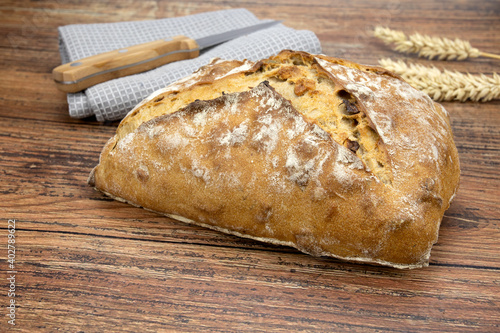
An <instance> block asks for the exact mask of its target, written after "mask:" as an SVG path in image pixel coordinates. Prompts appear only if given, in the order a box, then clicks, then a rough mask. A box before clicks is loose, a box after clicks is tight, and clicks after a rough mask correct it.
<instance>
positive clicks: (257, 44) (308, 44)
mask: <svg viewBox="0 0 500 333" xmlns="http://www.w3.org/2000/svg"><path fill="white" fill-rule="evenodd" d="M260 22H262V21H260V20H259V19H257V18H256V17H255V16H254V15H253V14H252V13H251V12H249V11H248V10H246V9H230V10H223V11H216V12H208V13H202V14H196V15H190V16H184V17H176V18H166V19H159V20H150V21H137V22H120V23H102V24H75V25H67V26H63V27H60V28H59V49H60V53H61V59H62V62H63V63H66V62H70V61H75V60H78V59H81V58H84V57H88V56H91V55H95V54H99V53H103V52H107V51H112V50H115V49H119V48H124V47H128V46H131V45H135V44H140V43H145V42H149V41H153V40H157V39H160V38H165V37H169V36H175V35H185V36H188V37H191V38H195V39H196V38H201V37H204V36H207V35H212V34H216V33H221V32H225V31H229V30H233V29H238V28H242V27H246V26H249V25H254V24H257V23H260ZM283 49H292V50H300V51H306V52H311V53H320V52H321V46H320V43H319V41H318V39H317V37H316V35H314V33H312V32H311V31H306V30H300V31H297V30H294V29H291V28H288V27H286V26H284V25H282V24H278V25H275V26H272V27H271V28H268V29H264V30H260V31H257V32H255V33H252V34H249V35H246V36H243V37H240V38H237V39H234V40H231V41H228V42H226V43H223V44H220V45H218V46H215V47H213V48H210V49H207V50H205V51H202V52H201V54H200V56H199V57H198V58H195V59H190V60H182V61H177V62H173V63H170V64H167V65H164V66H161V67H158V68H156V69H153V70H150V71H148V72H144V73H140V74H136V75H130V76H127V77H123V78H119V79H115V80H111V81H108V82H103V83H101V84H98V85H95V86H93V87H90V88H88V89H86V90H85V91H83V92H79V93H75V94H68V104H69V114H70V116H71V117H74V118H85V117H89V116H92V115H95V116H96V118H97V120H98V121H105V120H118V119H121V118H123V117H124V116H125V115H126V114H127V113H128V112H129V111H130V110H131V109H132V108H133V107H134V106H135V105H136V104H137V103H139V102H140V101H141V100H142V99H144V98H145V97H147V96H148V95H149V94H151V93H152V92H153V91H155V90H158V89H160V88H163V87H165V86H167V85H168V84H170V83H172V82H175V81H177V80H178V79H180V78H182V77H185V76H187V75H189V74H191V73H192V72H194V71H195V70H196V69H198V68H199V67H201V66H203V65H205V64H207V63H208V62H209V61H210V59H212V58H215V57H219V58H222V59H238V60H243V59H250V60H259V59H262V58H267V57H269V56H271V55H273V54H276V53H278V52H279V51H281V50H283Z"/></svg>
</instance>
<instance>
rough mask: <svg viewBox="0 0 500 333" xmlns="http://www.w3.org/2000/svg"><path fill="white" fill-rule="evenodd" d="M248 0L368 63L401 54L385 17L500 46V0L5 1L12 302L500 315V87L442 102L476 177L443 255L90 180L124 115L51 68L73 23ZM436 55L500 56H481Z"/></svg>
mask: <svg viewBox="0 0 500 333" xmlns="http://www.w3.org/2000/svg"><path fill="white" fill-rule="evenodd" d="M233 7H246V8H248V9H249V10H251V11H253V12H254V13H255V14H256V15H257V16H258V17H259V18H263V19H264V18H269V19H277V20H284V24H286V25H287V26H290V27H293V28H296V29H309V30H312V31H314V32H315V33H316V34H317V36H318V37H319V39H320V41H321V44H322V47H323V53H325V54H327V55H330V56H338V57H345V58H348V59H350V60H353V61H358V62H361V63H365V64H376V63H377V60H378V59H380V58H382V57H391V58H393V59H396V58H403V59H407V60H409V61H414V62H420V63H424V64H429V63H430V62H428V61H427V60H422V59H417V58H415V57H413V56H405V55H400V54H396V53H394V52H393V51H391V50H390V49H389V48H388V47H387V46H385V45H383V44H382V43H381V42H379V41H378V40H376V39H375V38H373V37H372V36H371V35H370V31H371V29H373V27H374V26H376V25H386V26H389V27H391V28H394V29H399V30H404V31H405V32H408V33H412V32H417V31H418V32H420V33H425V34H430V35H441V36H444V37H449V38H454V37H459V38H461V39H465V40H469V41H470V42H471V44H472V45H473V46H474V47H477V48H479V49H480V50H481V51H484V52H491V53H496V54H500V44H499V37H498V31H500V4H499V3H498V1H493V0H491V1H488V0H480V1H476V0H458V1H452V0H446V1H418V2H414V1H409V0H401V1H396V2H393V1H380V0H375V1H368V0H358V1H349V2H347V1H320V0H310V1H308V2H304V1H302V0H300V1H299V0H286V1H285V0H275V1H272V2H271V3H268V1H265V0H258V1H231V2H228V1H223V0H217V1H211V2H207V1H202V0H199V1H132V0H127V1H118V0H112V1H97V0H91V1H77V0H74V1H28V0H23V1H11V0H6V1H2V3H1V4H0V30H1V31H2V34H0V77H1V78H2V79H1V80H0V124H1V126H2V131H1V132H0V170H1V173H0V193H1V201H0V218H1V221H0V232H1V237H0V239H2V241H1V247H0V248H1V250H0V251H1V252H0V253H1V254H0V259H1V261H0V271H1V272H2V273H1V276H0V278H1V279H2V281H4V282H3V283H2V284H0V288H1V290H0V307H1V308H2V312H1V316H0V318H1V319H0V320H2V322H1V326H0V327H2V331H3V330H4V329H9V330H13V331H22V332H53V331H72V332H78V331H81V332H113V331H120V332H137V331H145V332H154V331H177V332H194V331H200V330H201V331H214V332H242V331H249V332H270V331H281V332H294V331H308V332H311V331H317V332H338V331H354V332H380V331H384V332H386V331H388V332H409V331H410V332H422V331H434V332H498V331H500V315H499V313H500V242H499V240H500V225H499V224H500V212H499V210H500V130H499V126H500V101H493V102H490V103H484V104H481V103H470V102H469V103H444V106H445V108H446V109H447V110H448V112H449V113H450V115H451V120H452V127H453V131H454V135H455V139H456V144H457V148H458V150H459V156H460V162H461V170H462V176H461V177H462V178H461V183H460V189H459V192H458V194H457V196H456V198H455V201H454V202H453V204H452V206H451V207H450V209H449V210H448V211H447V212H446V214H445V218H444V219H443V222H442V225H441V231H440V236H439V241H438V243H437V244H436V246H435V247H434V249H433V251H432V255H431V263H430V266H429V267H428V268H425V269H419V270H411V271H400V270H395V269H389V268H384V267H378V266H370V265H360V264H351V263H346V262H342V261H338V260H333V259H322V258H319V259H318V258H313V257H310V256H307V255H304V254H302V253H299V252H297V251H296V250H294V249H291V248H286V247H279V246H273V245H268V244H263V243H259V242H254V241H251V240H246V239H240V238H237V237H233V236H229V235H224V234H221V233H218V232H215V231H211V230H206V229H203V228H199V227H195V226H189V225H186V224H183V223H181V222H177V221H174V220H171V219H168V218H165V217H161V216H158V215H156V214H153V213H150V212H147V211H145V210H142V209H138V208H134V207H131V206H129V205H126V204H123V203H119V202H116V201H113V200H110V199H108V198H106V197H103V196H102V195H101V194H100V193H97V192H95V191H94V190H92V189H91V188H90V187H88V186H87V185H86V179H87V176H88V173H89V172H90V170H91V168H92V167H93V166H95V165H96V163H97V161H98V157H99V153H100V151H101V149H102V147H103V145H104V143H105V142H106V141H107V139H108V138H109V137H111V136H112V134H113V133H114V131H115V128H116V125H117V123H105V124H101V123H98V122H96V121H95V119H85V120H76V119H71V118H70V117H69V116H68V111H67V103H66V98H65V94H64V93H62V92H60V91H58V90H57V89H56V87H55V85H54V84H53V82H52V79H51V71H52V69H53V68H54V67H56V66H57V65H59V64H60V59H59V55H58V43H57V27H58V26H61V25H66V24H73V23H100V22H120V21H126V20H147V19H157V18H163V17H174V16H181V15H189V14H195V13H200V12H204V11H209V10H218V9H228V8H233ZM432 64H434V65H436V66H437V67H440V68H448V69H452V70H459V71H463V72H467V71H468V72H471V73H485V74H491V73H492V72H499V71H500V70H499V69H500V62H499V61H497V60H493V59H486V58H478V59H474V60H470V61H464V62H441V61H435V62H432ZM9 219H16V230H17V231H16V236H17V238H16V249H17V252H16V269H17V272H18V273H17V274H16V298H15V299H16V303H17V304H18V307H17V312H16V326H15V327H11V326H10V325H8V324H7V319H8V318H7V317H6V316H5V314H6V306H7V305H8V302H9V299H8V297H7V296H6V293H7V289H8V286H7V284H6V282H5V281H6V278H7V271H8V268H7V261H6V258H7V250H6V244H7V243H6V239H7V238H6V234H7V221H8V220H9Z"/></svg>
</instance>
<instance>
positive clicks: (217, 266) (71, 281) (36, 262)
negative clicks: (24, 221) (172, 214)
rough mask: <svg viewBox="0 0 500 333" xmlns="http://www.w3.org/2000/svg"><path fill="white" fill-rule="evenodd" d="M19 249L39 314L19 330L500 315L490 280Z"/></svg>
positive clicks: (438, 326)
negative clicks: (29, 328)
mask: <svg viewBox="0 0 500 333" xmlns="http://www.w3.org/2000/svg"><path fill="white" fill-rule="evenodd" d="M55 238H56V239H57V242H54V239H55ZM19 239H20V241H19V242H20V243H19V247H20V249H21V250H20V251H21V253H20V255H19V260H20V261H21V263H20V264H19V265H20V266H19V271H20V273H19V274H18V275H19V285H20V294H21V295H23V296H22V298H21V301H22V302H23V304H24V306H26V308H29V309H36V311H29V312H25V313H22V314H21V319H20V323H19V324H20V325H23V326H24V325H25V326H32V325H33V326H32V327H37V328H44V329H47V330H51V329H56V328H57V327H61V326H64V327H65V328H66V329H69V330H84V331H94V330H108V329H110V330H113V329H114V327H116V325H120V327H124V328H125V329H126V330H128V331H137V330H139V329H141V330H157V329H174V328H175V329H180V330H183V329H184V328H186V329H193V328H195V327H197V328H203V329H207V330H216V331H224V330H228V329H229V330H233V329H237V330H238V331H242V330H251V331H254V330H257V331H266V330H268V329H272V328H275V329H278V330H293V331H305V330H310V329H316V330H320V331H324V330H327V331H330V330H336V329H350V330H354V331H360V332H361V331H378V330H380V329H382V328H383V327H391V330H392V331H396V332H398V331H401V332H403V331H407V330H408V328H412V329H416V330H417V329H420V328H426V329H428V330H430V331H436V332H451V331H455V330H460V329H462V328H464V327H466V328H468V329H475V330H479V331H488V330H491V329H493V328H494V327H495V325H496V323H497V314H498V310H500V309H499V307H498V301H499V299H498V295H499V293H500V289H499V288H500V287H499V286H498V284H496V283H494V282H493V278H494V276H496V275H497V274H498V271H495V270H487V269H484V270H476V269H472V270H471V269H470V268H458V267H453V268H452V269H453V271H454V273H453V274H449V273H450V270H451V269H450V268H448V267H431V268H429V269H426V270H412V271H399V270H394V269H388V268H382V269H381V268H378V267H377V268H375V267H372V266H367V265H349V264H344V263H338V262H332V261H330V260H320V261H318V260H316V259H313V258H311V257H309V256H306V255H297V254H290V253H283V252H280V251H271V252H270V251H255V250H250V251H247V250H242V249H231V248H221V247H213V246H209V247H207V246H201V247H200V246H193V245H189V244H175V245H174V246H172V244H168V243H164V242H144V241H138V240H128V241H124V240H122V239H114V238H104V237H95V238H93V239H91V240H89V239H88V238H87V237H84V236H81V235H72V234H65V235H60V234H59V235H58V234H57V233H48V232H36V233H35V232H32V231H29V232H28V231H22V232H20V233H19ZM443 273H448V274H443ZM488 281H489V282H488ZM391 300H393V301H392V302H391ZM107 304H113V306H112V307H109V306H107ZM40 318H44V320H43V321H42V322H40ZM104 318H106V319H105V320H104ZM122 325H123V326H122Z"/></svg>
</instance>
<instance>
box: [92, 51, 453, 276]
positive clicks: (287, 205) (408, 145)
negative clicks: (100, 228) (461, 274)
mask: <svg viewBox="0 0 500 333" xmlns="http://www.w3.org/2000/svg"><path fill="white" fill-rule="evenodd" d="M459 175H460V170H459V161H458V155H457V150H456V147H455V144H454V142H453V137H452V132H451V128H450V122H449V118H448V114H447V112H446V111H445V110H444V108H443V107H442V106H440V105H439V104H437V103H434V102H433V101H432V100H431V99H430V98H429V97H428V96H427V95H425V94H424V93H422V92H420V91H418V90H416V89H414V88H412V87H411V86H409V85H408V84H407V83H405V82H404V81H403V80H402V79H401V78H400V77H398V76H397V75H395V74H392V73H390V72H388V71H386V70H384V69H382V68H377V67H370V66H363V65H359V64H356V63H353V62H349V61H346V60H342V59H337V58H330V57H327V56H324V55H312V54H308V53H305V52H295V51H288V50H286V51H282V52H281V53H280V54H278V55H276V56H273V57H271V58H269V59H265V60H261V61H258V62H251V61H224V60H220V59H214V60H213V61H212V62H211V63H210V64H208V65H206V66H204V67H202V68H200V69H199V70H198V71H197V72H195V73H194V74H192V75H191V76H189V77H187V78H185V79H183V80H181V81H179V82H177V83H174V84H172V85H170V86H168V87H166V88H165V89H163V90H161V91H158V92H156V93H154V94H153V95H151V96H150V97H148V98H147V99H146V100H145V101H143V102H142V103H140V104H139V105H138V106H137V107H136V108H135V109H134V110H132V111H131V112H130V113H129V114H128V115H127V117H126V118H124V119H123V120H122V122H121V123H120V125H119V127H118V129H117V131H116V135H115V136H113V137H112V138H111V139H110V140H109V141H108V142H107V144H106V145H105V147H104V149H103V151H102V153H101V156H100V161H99V164H98V165H97V166H96V167H95V168H94V170H92V172H91V174H90V177H89V184H91V185H92V186H94V187H95V188H96V189H98V190H100V191H102V192H104V193H105V194H107V195H109V196H111V197H113V198H115V199H117V200H121V201H125V202H128V203H130V204H133V205H136V206H140V207H144V208H146V209H148V210H152V211H155V212H158V213H161V214H165V215H167V216H169V217H172V218H174V219H178V220H180V221H184V222H187V223H193V224H197V225H200V226H204V227H208V228H212V229H215V230H219V231H221V232H226V233H229V234H233V235H238V236H242V237H248V238H252V239H255V240H259V241H263V242H270V243H273V244H280V245H285V246H292V247H295V248H297V249H299V250H300V251H303V252H305V253H308V254H311V255H314V256H331V257H335V258H340V259H343V260H348V261H357V262H365V263H374V264H382V265H388V266H392V267H397V268H416V267H423V266H426V265H428V262H429V256H430V251H431V248H432V245H433V244H434V243H435V242H436V241H437V238H438V231H439V226H440V223H441V220H442V218H443V215H444V212H445V210H446V209H447V208H448V207H449V204H450V202H451V200H452V198H453V196H454V194H455V191H456V189H457V187H458V183H459Z"/></svg>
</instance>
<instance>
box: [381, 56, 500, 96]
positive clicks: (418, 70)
mask: <svg viewBox="0 0 500 333" xmlns="http://www.w3.org/2000/svg"><path fill="white" fill-rule="evenodd" d="M379 63H380V65H381V66H382V67H384V68H386V69H388V70H390V71H391V72H394V73H396V74H398V75H400V76H401V77H402V78H403V79H405V80H406V81H407V82H408V83H409V84H410V85H412V86H413V87H415V88H417V89H419V90H421V91H423V92H425V93H427V94H428V95H429V96H430V97H431V98H432V99H433V100H435V101H460V102H464V101H466V100H471V101H476V102H488V101H491V100H493V99H500V75H498V74H497V73H493V76H492V77H489V76H486V75H484V74H481V75H471V74H469V73H467V74H464V73H459V72H451V71H448V70H444V71H441V70H439V69H437V68H436V67H427V66H423V65H416V64H410V65H407V64H406V63H405V62H403V61H402V60H399V61H393V60H391V59H382V60H379Z"/></svg>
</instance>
